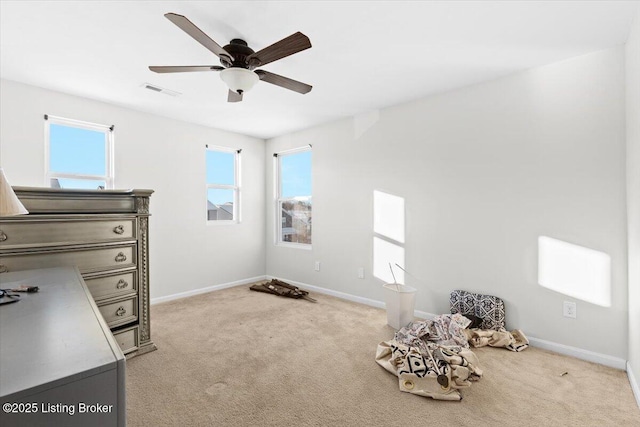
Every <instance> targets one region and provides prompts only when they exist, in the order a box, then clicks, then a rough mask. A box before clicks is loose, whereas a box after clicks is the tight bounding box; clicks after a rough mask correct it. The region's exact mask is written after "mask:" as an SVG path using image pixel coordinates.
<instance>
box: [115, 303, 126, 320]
mask: <svg viewBox="0 0 640 427" xmlns="http://www.w3.org/2000/svg"><path fill="white" fill-rule="evenodd" d="M126 313H127V310H125V309H124V307H123V306H120V307H118V310H116V316H118V317H122V316H124V315H125V314H126Z"/></svg>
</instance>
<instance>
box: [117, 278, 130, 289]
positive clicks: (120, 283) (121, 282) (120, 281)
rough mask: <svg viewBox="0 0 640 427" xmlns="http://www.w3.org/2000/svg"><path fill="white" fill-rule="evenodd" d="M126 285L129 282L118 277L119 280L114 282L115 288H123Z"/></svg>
mask: <svg viewBox="0 0 640 427" xmlns="http://www.w3.org/2000/svg"><path fill="white" fill-rule="evenodd" d="M127 286H129V283H128V282H127V281H126V280H124V279H120V280H118V283H116V288H117V289H124V288H126V287H127Z"/></svg>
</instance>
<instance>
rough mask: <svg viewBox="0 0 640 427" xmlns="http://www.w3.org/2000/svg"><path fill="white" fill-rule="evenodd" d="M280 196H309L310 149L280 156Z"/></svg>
mask: <svg viewBox="0 0 640 427" xmlns="http://www.w3.org/2000/svg"><path fill="white" fill-rule="evenodd" d="M280 179H281V183H280V196H281V197H282V198H289V197H296V196H304V197H311V151H304V152H302V153H296V154H288V155H283V156H280Z"/></svg>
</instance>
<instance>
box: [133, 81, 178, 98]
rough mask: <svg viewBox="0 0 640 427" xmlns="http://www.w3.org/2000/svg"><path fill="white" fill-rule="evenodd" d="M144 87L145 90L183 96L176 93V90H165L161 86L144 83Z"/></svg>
mask: <svg viewBox="0 0 640 427" xmlns="http://www.w3.org/2000/svg"><path fill="white" fill-rule="evenodd" d="M142 87H143V88H145V89H149V90H152V91H154V92H159V93H164V94H165V95H169V96H179V95H182V94H181V93H180V92H176V91H175V90H170V89H165V88H163V87H160V86H156V85H152V84H151V83H143V84H142Z"/></svg>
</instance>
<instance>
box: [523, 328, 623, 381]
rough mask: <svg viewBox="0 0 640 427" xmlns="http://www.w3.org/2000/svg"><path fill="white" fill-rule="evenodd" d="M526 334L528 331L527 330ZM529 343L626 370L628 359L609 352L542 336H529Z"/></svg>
mask: <svg viewBox="0 0 640 427" xmlns="http://www.w3.org/2000/svg"><path fill="white" fill-rule="evenodd" d="M525 334H526V331H525ZM527 338H528V339H529V344H531V345H532V346H534V347H538V348H542V349H545V350H549V351H553V352H556V353H560V354H564V355H567V356H572V357H575V358H576V359H582V360H586V361H587V362H593V363H599V364H600V365H604V366H609V367H611V368H616V369H621V370H623V371H624V370H626V367H627V361H626V360H624V359H622V358H620V357H615V356H609V355H608V354H602V353H596V352H595V351H591V350H584V349H582V348H578V347H571V346H569V345H564V344H558V343H555V342H551V341H546V340H542V339H540V338H535V337H529V336H527Z"/></svg>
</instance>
